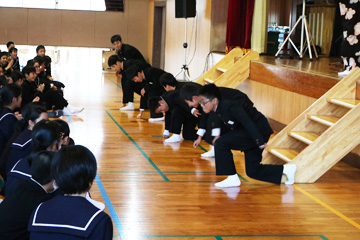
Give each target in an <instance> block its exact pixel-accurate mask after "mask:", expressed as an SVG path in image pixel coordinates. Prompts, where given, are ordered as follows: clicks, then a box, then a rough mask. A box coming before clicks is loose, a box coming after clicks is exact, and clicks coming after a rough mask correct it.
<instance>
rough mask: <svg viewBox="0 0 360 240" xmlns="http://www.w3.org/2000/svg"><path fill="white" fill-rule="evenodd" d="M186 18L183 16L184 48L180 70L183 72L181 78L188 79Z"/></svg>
mask: <svg viewBox="0 0 360 240" xmlns="http://www.w3.org/2000/svg"><path fill="white" fill-rule="evenodd" d="M186 41H187V18H185V39H184V43H183V48H184V65H183V66H182V68H181V71H182V72H183V76H184V78H183V80H187V81H190V75H189V67H188V65H187V64H186V60H187V59H186V49H187V47H188V44H187V42H186Z"/></svg>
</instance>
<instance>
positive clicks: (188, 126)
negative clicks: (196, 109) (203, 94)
mask: <svg viewBox="0 0 360 240" xmlns="http://www.w3.org/2000/svg"><path fill="white" fill-rule="evenodd" d="M188 84H196V83H188ZM148 106H149V109H150V111H153V112H155V113H165V130H164V133H163V136H164V137H169V135H170V133H173V135H172V136H171V137H170V138H168V139H166V140H165V141H164V142H166V143H174V142H180V140H181V137H180V132H181V128H183V133H182V135H183V138H184V139H185V140H195V139H196V138H197V134H196V126H197V125H198V122H199V118H197V117H196V116H194V115H193V114H192V113H191V110H192V109H191V108H190V107H189V106H188V105H187V104H186V103H185V101H184V100H183V99H181V98H180V90H173V91H168V92H165V93H164V94H163V95H161V97H158V96H155V97H151V98H149V101H148Z"/></svg>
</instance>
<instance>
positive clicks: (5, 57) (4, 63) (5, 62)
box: [0, 52, 14, 76]
mask: <svg viewBox="0 0 360 240" xmlns="http://www.w3.org/2000/svg"><path fill="white" fill-rule="evenodd" d="M13 63H14V60H13V59H10V60H9V53H8V52H0V66H1V67H3V69H4V74H5V75H6V76H10V74H11V72H12V70H13V69H12V65H13Z"/></svg>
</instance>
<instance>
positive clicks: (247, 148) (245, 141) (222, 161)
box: [199, 84, 296, 188]
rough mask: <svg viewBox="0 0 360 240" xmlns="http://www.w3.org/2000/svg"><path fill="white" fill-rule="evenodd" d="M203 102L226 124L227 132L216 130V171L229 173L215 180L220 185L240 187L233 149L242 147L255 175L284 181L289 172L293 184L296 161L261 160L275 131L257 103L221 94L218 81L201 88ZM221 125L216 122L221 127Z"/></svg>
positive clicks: (249, 171)
mask: <svg viewBox="0 0 360 240" xmlns="http://www.w3.org/2000/svg"><path fill="white" fill-rule="evenodd" d="M199 98H200V100H199V103H200V105H201V106H202V108H203V110H204V112H205V113H210V112H214V113H215V114H216V115H217V116H218V118H219V121H218V122H219V123H224V124H225V126H226V131H227V132H225V133H222V134H221V136H220V132H218V134H215V135H214V134H213V136H214V137H215V139H214V147H215V165H216V175H226V176H228V177H227V178H226V179H225V180H223V181H221V182H218V183H216V184H215V186H216V187H220V188H222V187H236V186H240V184H241V182H240V179H239V177H238V175H237V172H236V168H235V163H234V158H233V154H232V152H231V150H240V151H243V152H244V155H245V170H246V174H247V175H248V176H249V177H251V178H254V179H257V180H260V181H266V182H271V183H276V184H280V183H281V177H282V175H283V174H285V175H286V176H287V178H288V181H287V182H285V184H293V183H294V179H295V172H296V165H295V164H287V165H268V164H261V160H262V152H263V150H264V149H265V148H266V143H267V141H268V140H269V138H270V135H271V134H272V133H273V131H272V129H271V127H270V125H269V123H268V121H267V119H266V117H265V116H264V115H262V114H261V113H260V112H258V111H257V109H256V108H255V107H253V106H252V107H250V106H246V107H248V108H249V109H247V110H245V109H244V107H243V106H241V105H240V104H238V103H237V102H236V101H229V100H227V99H223V98H222V97H221V94H220V91H219V89H218V88H217V87H216V86H215V85H214V84H209V85H205V86H203V87H202V88H201V89H200V91H199ZM217 127H219V126H214V128H217Z"/></svg>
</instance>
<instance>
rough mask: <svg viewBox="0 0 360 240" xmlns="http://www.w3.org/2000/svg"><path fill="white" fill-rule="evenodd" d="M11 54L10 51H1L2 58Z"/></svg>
mask: <svg viewBox="0 0 360 240" xmlns="http://www.w3.org/2000/svg"><path fill="white" fill-rule="evenodd" d="M5 55H6V56H9V53H8V52H0V58H1V57H2V56H5Z"/></svg>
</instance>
